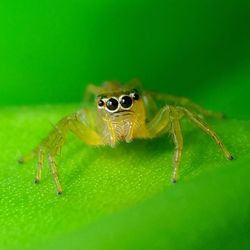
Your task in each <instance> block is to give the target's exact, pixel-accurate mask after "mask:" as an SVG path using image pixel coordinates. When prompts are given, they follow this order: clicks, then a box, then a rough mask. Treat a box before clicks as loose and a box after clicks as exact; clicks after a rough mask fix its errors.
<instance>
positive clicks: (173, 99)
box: [148, 92, 225, 119]
mask: <svg viewBox="0 0 250 250" xmlns="http://www.w3.org/2000/svg"><path fill="white" fill-rule="evenodd" d="M148 94H149V95H151V96H152V97H153V98H154V100H155V101H160V102H164V103H165V104H168V105H174V106H183V107H185V108H188V109H191V110H193V111H195V112H196V113H198V114H201V115H203V116H204V117H209V118H216V119H222V118H224V117H225V115H224V114H222V113H217V112H212V111H210V110H206V109H204V108H203V107H201V106H200V105H198V104H196V103H194V102H193V101H191V100H190V99H188V98H186V97H179V96H172V95H167V94H161V93H154V92H148Z"/></svg>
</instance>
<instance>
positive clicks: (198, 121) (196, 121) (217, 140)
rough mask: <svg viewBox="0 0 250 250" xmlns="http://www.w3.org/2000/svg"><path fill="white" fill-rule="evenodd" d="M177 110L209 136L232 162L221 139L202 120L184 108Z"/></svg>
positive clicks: (230, 155) (231, 157)
mask: <svg viewBox="0 0 250 250" xmlns="http://www.w3.org/2000/svg"><path fill="white" fill-rule="evenodd" d="M177 109H179V110H181V111H182V112H183V113H184V115H185V116H186V117H187V118H188V119H189V120H190V121H191V122H192V123H194V124H195V125H196V126H197V127H199V128H200V129H202V130H203V131H204V132H205V133H206V134H207V135H209V136H210V137H211V138H212V139H213V140H214V141H215V143H216V144H217V145H218V146H219V147H220V148H221V150H222V152H223V154H224V155H225V157H226V158H227V159H228V160H233V156H232V154H231V153H230V152H229V151H228V150H227V148H226V147H225V146H224V144H223V143H222V141H221V139H220V138H219V137H218V135H217V134H216V133H215V132H214V131H213V130H212V129H211V128H210V127H209V126H208V124H206V123H205V122H204V121H203V120H201V119H200V118H199V117H198V116H197V115H196V114H194V113H193V112H191V111H189V110H188V109H186V108H182V107H177Z"/></svg>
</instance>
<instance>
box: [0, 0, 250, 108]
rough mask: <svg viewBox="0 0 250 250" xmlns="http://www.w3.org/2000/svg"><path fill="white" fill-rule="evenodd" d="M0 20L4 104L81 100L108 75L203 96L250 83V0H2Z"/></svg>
mask: <svg viewBox="0 0 250 250" xmlns="http://www.w3.org/2000/svg"><path fill="white" fill-rule="evenodd" d="M0 20H1V30H0V51H1V57H0V93H1V98H0V104H1V105H9V104H34V103H58V102H59V103H65V102H72V101H73V102H76V101H80V100H82V95H83V90H84V86H85V85H86V84H87V83H89V82H94V83H97V84H100V83H101V82H102V81H104V80H107V79H117V80H120V81H128V80H130V79H131V78H134V77H138V78H140V79H141V80H142V82H143V83H144V85H145V86H146V87H149V88H151V89H152V88H153V89H156V90H161V91H162V89H164V90H166V91H168V92H170V93H176V94H181V95H189V96H190V97H194V98H196V99H197V100H198V99H199V97H198V96H199V95H197V93H198V94H199V93H200V94H201V95H202V94H203V93H201V92H206V87H205V86H206V85H218V81H220V80H221V79H222V78H224V77H232V75H234V74H239V73H240V74H243V75H242V77H248V79H247V80H249V75H248V74H247V75H244V74H245V73H246V72H247V73H248V71H249V63H250V62H249V58H250V46H249V44H250V32H249V23H250V15H249V1H244V0H243V1H242V0H240V1H232V0H228V1H215V0H209V1H208V0H205V1H198V0H192V1H185V0H181V1H174V0H167V1H159V0H156V1H145V0H144V1H142V0H135V1H132V0H128V1H120V2H117V1H114V0H85V1H80V0H71V1H57V0H53V1H51V0H45V1H41V2H39V3H37V2H34V1H31V0H24V1H16V0H15V1H1V3H0ZM242 69H243V70H244V69H245V72H238V71H239V70H242ZM225 82H227V87H229V88H234V89H235V91H241V93H242V95H243V98H242V99H241V101H242V105H243V104H246V101H245V99H246V97H248V96H246V91H243V90H242V88H241V89H238V88H237V79H231V80H229V79H225ZM248 82H249V81H246V85H247V86H246V87H247V88H248V86H249V84H247V83H248ZM230 85H235V86H230ZM225 91H227V90H226V89H225ZM220 95H221V96H222V98H221V99H222V102H224V100H223V96H224V95H225V93H224V91H223V92H221V91H220ZM200 99H201V100H202V98H200ZM233 101H236V100H233ZM236 102H237V101H236ZM238 104H239V103H236V105H238ZM218 105H220V104H218ZM225 106H226V105H225ZM226 111H227V110H226Z"/></svg>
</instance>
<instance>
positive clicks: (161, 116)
mask: <svg viewBox="0 0 250 250" xmlns="http://www.w3.org/2000/svg"><path fill="white" fill-rule="evenodd" d="M181 113H182V112H180V111H178V110H177V109H176V108H175V107H172V106H165V107H164V108H162V109H161V110H160V111H159V113H158V114H157V115H156V116H155V117H154V119H152V121H150V122H149V123H148V124H147V131H148V135H147V137H149V138H154V137H157V136H160V135H162V134H165V133H167V132H169V133H171V134H172V137H173V142H174V144H175V152H174V157H173V173H172V181H173V182H174V183H175V182H176V181H177V180H178V177H179V176H178V172H179V166H180V161H181V155H182V149H183V138H182V132H181V126H180V121H179V120H180V118H181Z"/></svg>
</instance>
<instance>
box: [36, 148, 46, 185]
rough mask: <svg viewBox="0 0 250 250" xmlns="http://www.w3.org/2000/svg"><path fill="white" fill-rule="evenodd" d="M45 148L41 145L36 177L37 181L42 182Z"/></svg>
mask: <svg viewBox="0 0 250 250" xmlns="http://www.w3.org/2000/svg"><path fill="white" fill-rule="evenodd" d="M44 154H45V152H44V149H43V148H42V147H41V148H40V149H39V152H38V163H37V172H36V178H35V183H40V181H41V178H42V168H43V165H44Z"/></svg>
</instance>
